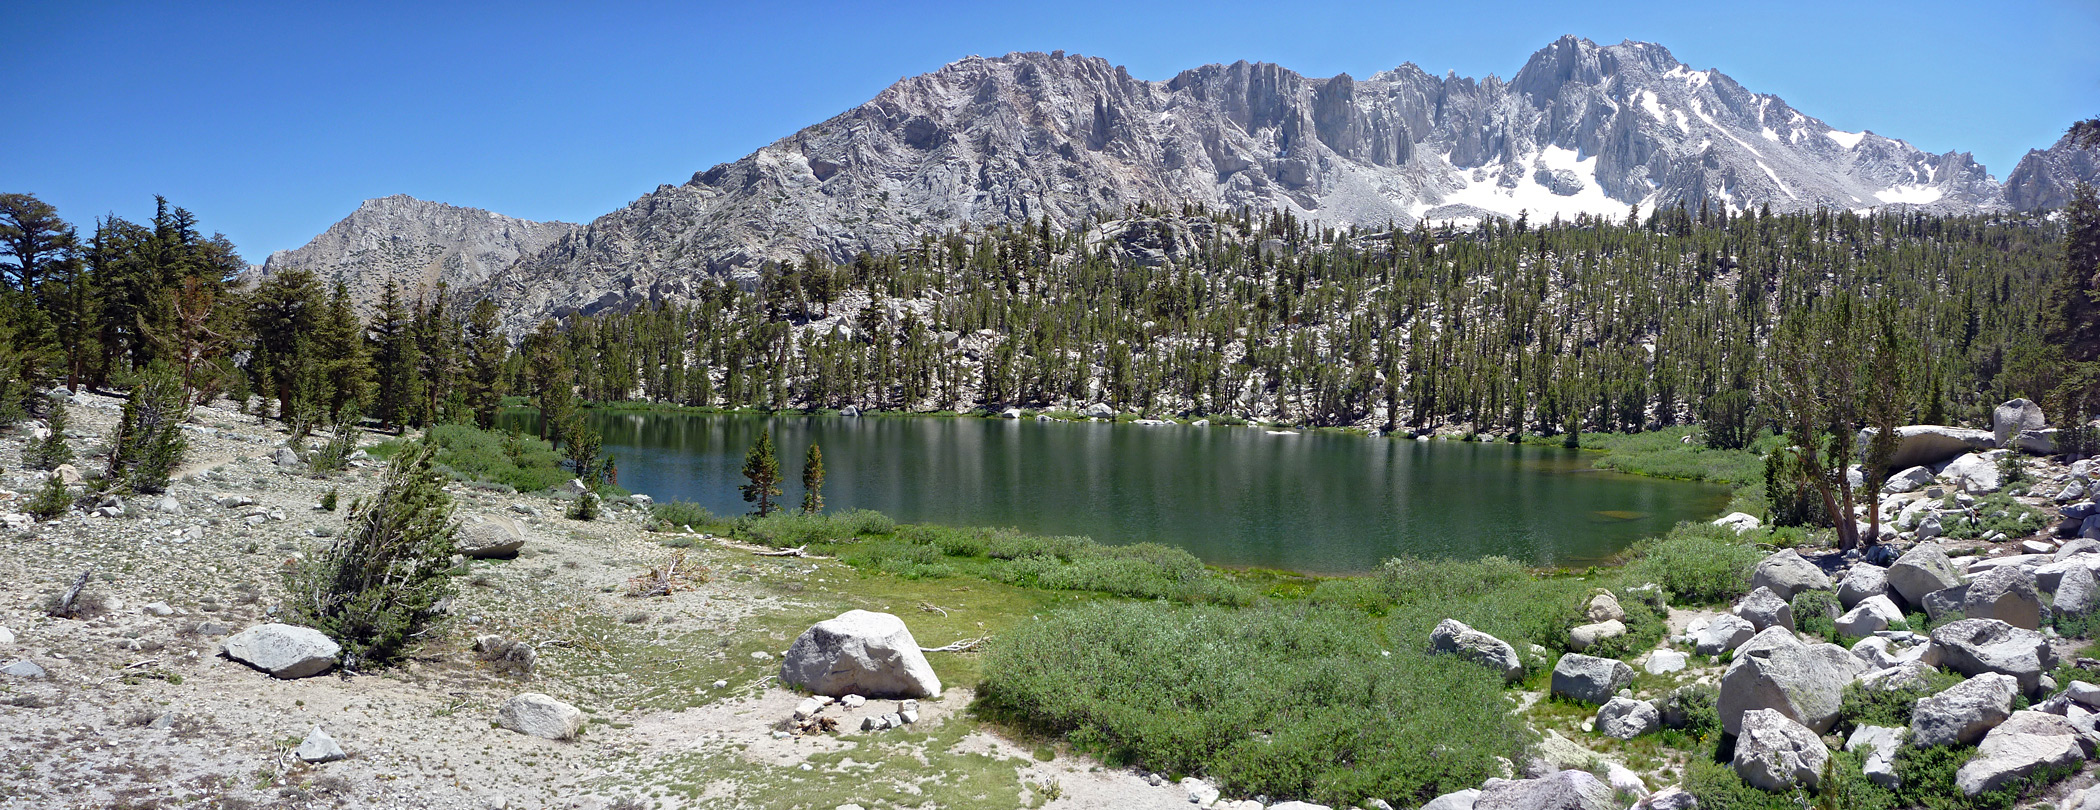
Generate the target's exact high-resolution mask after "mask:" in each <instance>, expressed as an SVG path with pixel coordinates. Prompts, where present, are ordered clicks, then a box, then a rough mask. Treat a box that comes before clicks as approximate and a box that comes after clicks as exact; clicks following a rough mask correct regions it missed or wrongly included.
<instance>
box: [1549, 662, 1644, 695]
mask: <svg viewBox="0 0 2100 810" xmlns="http://www.w3.org/2000/svg"><path fill="white" fill-rule="evenodd" d="M1632 682H1633V667H1630V666H1627V665H1626V662H1624V661H1618V660H1614V659H1610V658H1597V657H1593V656H1588V655H1582V654H1580V653H1569V654H1567V655H1563V656H1561V657H1560V661H1559V662H1558V663H1556V664H1555V665H1554V666H1553V686H1552V690H1553V694H1555V695H1559V696H1561V697H1565V698H1568V699H1570V700H1577V701H1581V702H1584V703H1591V704H1603V703H1605V702H1607V701H1609V700H1611V698H1612V695H1613V694H1614V693H1616V692H1618V691H1619V690H1620V689H1622V688H1624V687H1625V686H1626V685H1627V684H1629V683H1632Z"/></svg>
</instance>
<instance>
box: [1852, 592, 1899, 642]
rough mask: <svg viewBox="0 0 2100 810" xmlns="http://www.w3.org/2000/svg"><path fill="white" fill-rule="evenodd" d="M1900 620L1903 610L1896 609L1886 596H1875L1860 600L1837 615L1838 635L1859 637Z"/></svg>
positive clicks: (1871, 633) (1868, 634)
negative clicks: (1849, 608)
mask: <svg viewBox="0 0 2100 810" xmlns="http://www.w3.org/2000/svg"><path fill="white" fill-rule="evenodd" d="M1900 621H1903V611H1901V610H1898V609H1896V603H1895V602H1892V601H1889V598H1888V597H1886V596H1876V597H1874V598H1872V599H1866V600H1863V601H1861V602H1860V603H1859V605H1857V606H1855V607H1854V608H1852V610H1850V611H1848V612H1846V613H1845V615H1843V616H1839V617H1838V620H1837V631H1838V633H1839V634H1840V635H1845V636H1850V637H1852V638H1861V637H1865V636H1871V635H1874V634H1875V633H1879V632H1881V631H1883V630H1887V629H1888V627H1889V625H1890V624H1894V623H1896V622H1900Z"/></svg>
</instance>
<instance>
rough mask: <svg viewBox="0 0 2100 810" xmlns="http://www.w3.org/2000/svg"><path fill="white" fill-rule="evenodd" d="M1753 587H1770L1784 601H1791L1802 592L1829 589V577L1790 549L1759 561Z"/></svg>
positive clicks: (1752, 577) (1752, 579)
mask: <svg viewBox="0 0 2100 810" xmlns="http://www.w3.org/2000/svg"><path fill="white" fill-rule="evenodd" d="M1750 587H1751V588H1753V589H1755V588H1770V589H1772V593H1774V594H1778V596H1779V598H1780V599H1781V600H1791V599H1793V598H1794V595H1795V594H1798V593H1800V592H1802V591H1827V590H1830V577H1829V576H1828V575H1826V574H1824V573H1823V569H1821V568H1817V567H1816V564H1815V563H1812V562H1809V561H1808V560H1805V559H1802V558H1801V555H1800V553H1798V552H1796V551H1794V550H1793V549H1790V548H1789V549H1781V550H1780V551H1777V552H1774V553H1773V554H1772V555H1771V556H1769V557H1766V558H1764V559H1763V560H1761V561H1759V562H1758V564H1757V567H1756V568H1754V569H1751V571H1750Z"/></svg>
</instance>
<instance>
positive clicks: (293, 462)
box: [274, 447, 306, 467]
mask: <svg viewBox="0 0 2100 810" xmlns="http://www.w3.org/2000/svg"><path fill="white" fill-rule="evenodd" d="M274 460H275V461H276V463H277V466H279V467H299V466H304V465H305V464H306V462H304V461H301V460H300V459H299V454H298V453H297V452H295V451H293V450H292V448H289V447H279V448H277V454H276V456H275V457H274Z"/></svg>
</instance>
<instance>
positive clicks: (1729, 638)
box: [1692, 613, 1757, 655]
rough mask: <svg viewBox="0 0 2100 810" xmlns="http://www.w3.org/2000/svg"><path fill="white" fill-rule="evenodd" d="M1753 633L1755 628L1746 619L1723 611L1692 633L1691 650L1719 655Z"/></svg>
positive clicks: (1745, 639)
mask: <svg viewBox="0 0 2100 810" xmlns="http://www.w3.org/2000/svg"><path fill="white" fill-rule="evenodd" d="M1755 635H1757V628H1756V627H1753V626H1751V624H1750V622H1749V621H1748V620H1746V619H1744V618H1743V617H1741V616H1736V615H1733V614H1728V613H1723V614H1721V615H1719V616H1716V617H1714V619H1713V621H1710V622H1707V623H1706V626H1705V627H1703V628H1700V630H1699V631H1698V632H1696V633H1693V634H1692V651H1693V652H1696V653H1698V654H1700V655H1720V654H1722V653H1725V652H1728V651H1729V650H1733V649H1735V648H1737V647H1740V646H1742V645H1743V642H1746V641H1749V640H1750V639H1751V637H1752V636H1755Z"/></svg>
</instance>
